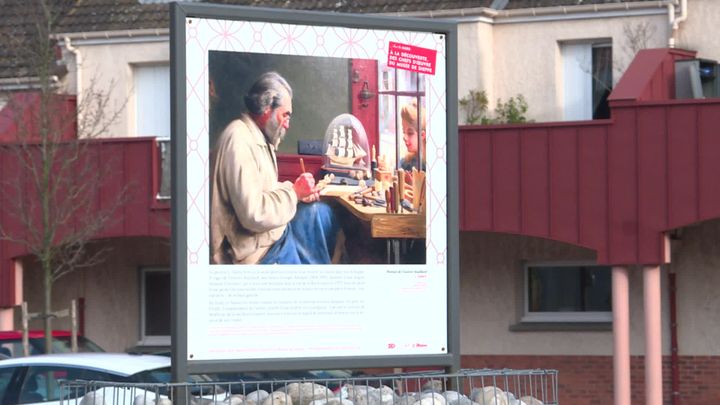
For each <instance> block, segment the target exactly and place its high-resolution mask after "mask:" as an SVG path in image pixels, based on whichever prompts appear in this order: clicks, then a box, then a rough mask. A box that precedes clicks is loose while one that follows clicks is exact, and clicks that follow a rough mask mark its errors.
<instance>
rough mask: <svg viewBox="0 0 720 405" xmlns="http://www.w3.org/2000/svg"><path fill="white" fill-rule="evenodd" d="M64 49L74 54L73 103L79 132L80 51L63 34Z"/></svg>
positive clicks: (80, 102) (80, 116)
mask: <svg viewBox="0 0 720 405" xmlns="http://www.w3.org/2000/svg"><path fill="white" fill-rule="evenodd" d="M63 39H64V41H65V49H67V50H68V51H69V52H70V53H72V54H73V55H74V56H75V97H76V98H75V100H76V101H75V105H76V107H75V108H76V109H77V115H78V116H77V126H78V132H80V130H81V128H82V114H83V107H82V102H83V96H82V95H83V94H82V92H83V87H82V53H80V50H79V49H78V48H76V47H74V46H73V45H72V42H71V40H70V37H68V36H65V37H64V38H63ZM78 137H80V134H79V133H78Z"/></svg>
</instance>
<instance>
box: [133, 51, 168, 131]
mask: <svg viewBox="0 0 720 405" xmlns="http://www.w3.org/2000/svg"><path fill="white" fill-rule="evenodd" d="M160 70H162V72H160ZM132 73H133V86H134V88H135V90H134V92H133V93H134V95H135V100H134V102H135V104H134V108H135V109H134V112H133V113H134V116H135V122H134V126H135V127H134V131H135V135H136V136H156V137H158V138H161V139H170V131H171V129H170V120H171V118H170V65H169V64H167V63H142V64H134V65H132ZM153 76H154V79H153V80H162V81H163V85H162V86H159V87H157V88H152V89H151V90H148V88H146V87H145V86H142V85H141V82H143V81H144V80H148V79H149V78H150V77H153ZM143 106H144V107H145V108H143ZM158 114H160V115H158ZM147 116H150V117H152V118H151V120H152V123H151V125H147V124H145V123H143V122H141V121H142V120H143V118H144V117H147ZM162 116H165V117H167V120H166V121H165V120H164V121H163V122H162V123H158V121H157V120H158V118H162ZM145 127H148V128H152V129H151V130H149V132H148V131H147V130H144V129H143V128H145Z"/></svg>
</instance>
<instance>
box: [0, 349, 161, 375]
mask: <svg viewBox="0 0 720 405" xmlns="http://www.w3.org/2000/svg"><path fill="white" fill-rule="evenodd" d="M18 366H36V367H37V366H64V367H78V368H84V369H90V370H96V371H105V372H108V373H111V374H115V375H120V376H123V377H127V376H129V375H133V374H136V373H139V372H142V371H147V370H155V369H159V368H165V367H170V358H169V357H165V356H155V355H150V354H127V353H97V352H93V353H57V354H41V355H37V356H30V357H16V358H12V359H6V360H2V361H0V369H3V368H6V367H18Z"/></svg>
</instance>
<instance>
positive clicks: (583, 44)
mask: <svg viewBox="0 0 720 405" xmlns="http://www.w3.org/2000/svg"><path fill="white" fill-rule="evenodd" d="M558 45H559V47H560V62H561V65H562V70H561V71H562V74H561V77H562V114H563V115H562V117H563V118H562V119H563V121H587V120H592V119H593V74H592V71H593V56H592V54H593V49H594V48H611V49H612V39H607V38H605V39H591V40H578V41H561V42H559V43H558ZM611 68H612V67H611Z"/></svg>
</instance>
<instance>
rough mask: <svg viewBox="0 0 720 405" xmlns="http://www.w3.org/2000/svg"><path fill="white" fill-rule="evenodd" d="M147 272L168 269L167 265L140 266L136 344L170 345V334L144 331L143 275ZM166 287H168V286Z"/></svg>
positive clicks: (159, 271) (166, 270) (144, 290)
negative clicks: (155, 333) (138, 320)
mask: <svg viewBox="0 0 720 405" xmlns="http://www.w3.org/2000/svg"><path fill="white" fill-rule="evenodd" d="M148 273H168V274H170V269H169V268H167V267H142V268H140V341H139V342H138V346H170V335H151V336H148V335H147V334H146V333H145V321H146V313H147V311H146V302H145V293H146V291H147V286H146V284H145V275H146V274H148ZM168 288H170V286H168ZM168 315H169V314H168Z"/></svg>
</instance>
